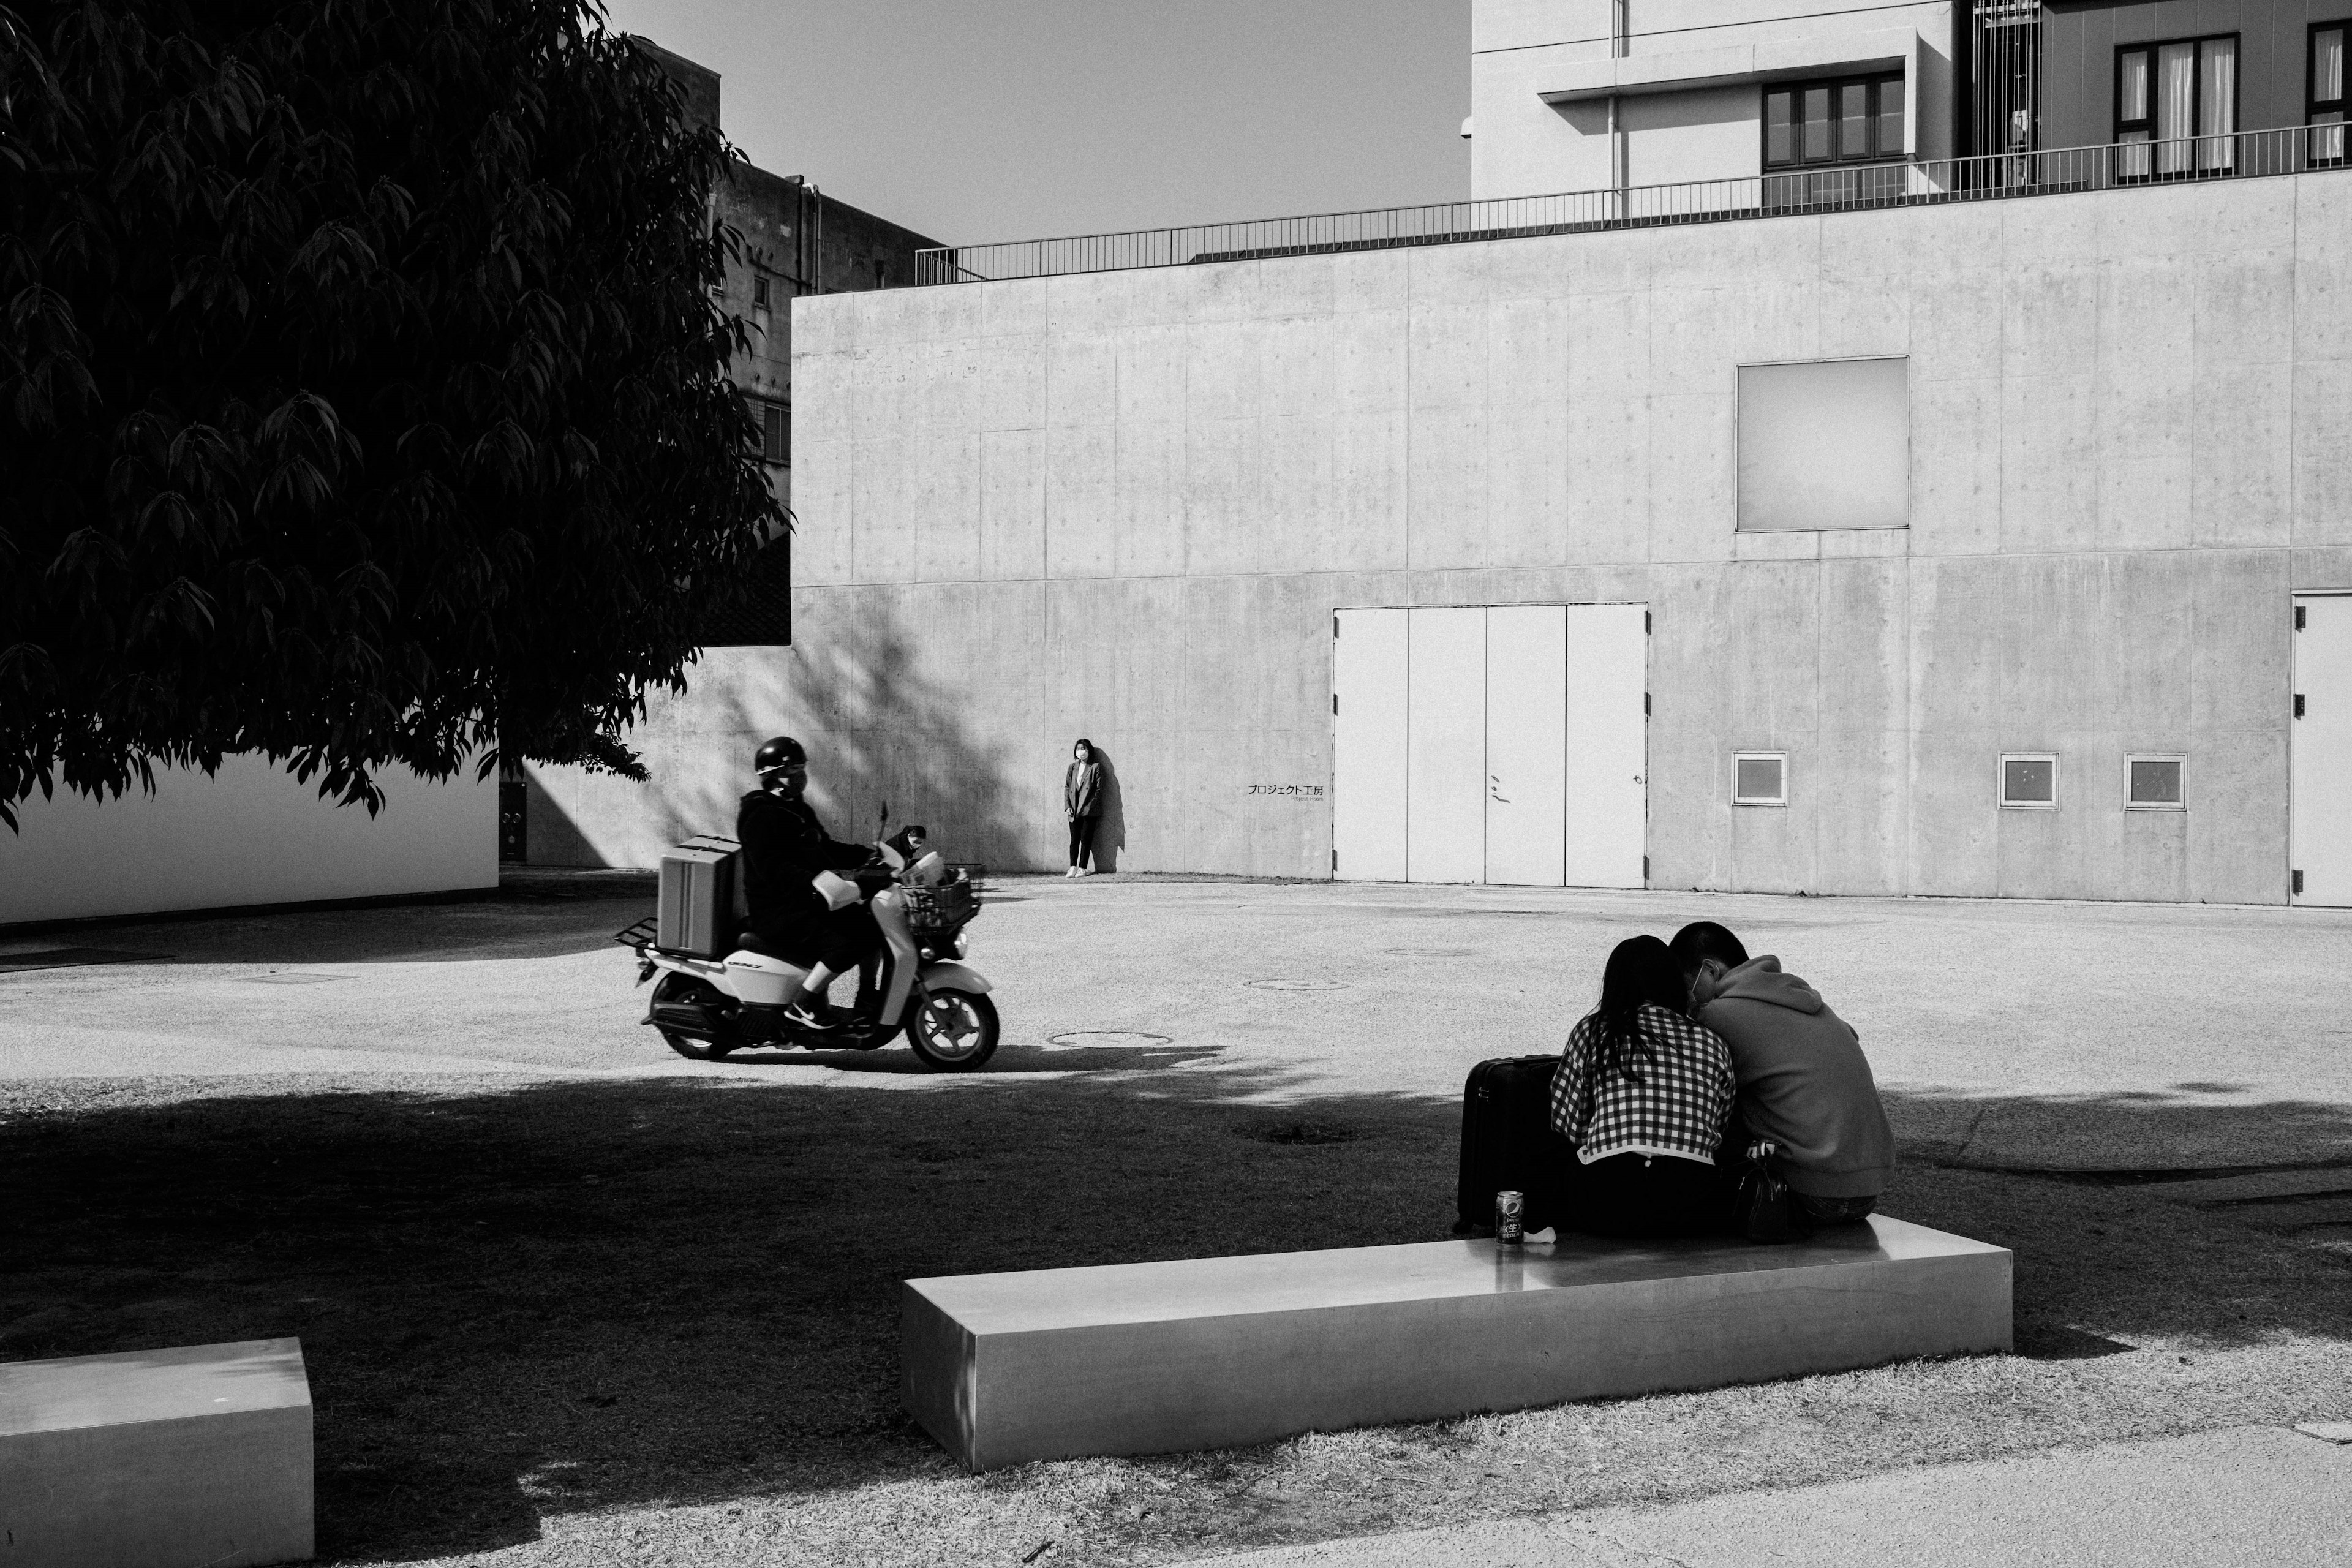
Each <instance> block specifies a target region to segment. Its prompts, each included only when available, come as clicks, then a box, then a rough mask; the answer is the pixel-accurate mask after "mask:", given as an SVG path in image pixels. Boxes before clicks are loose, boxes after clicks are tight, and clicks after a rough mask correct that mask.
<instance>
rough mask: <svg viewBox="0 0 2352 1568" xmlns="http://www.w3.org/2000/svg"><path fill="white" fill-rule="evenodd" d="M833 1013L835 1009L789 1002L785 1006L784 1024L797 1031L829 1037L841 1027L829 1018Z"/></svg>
mask: <svg viewBox="0 0 2352 1568" xmlns="http://www.w3.org/2000/svg"><path fill="white" fill-rule="evenodd" d="M832 1012H833V1009H832V1008H830V1007H824V1006H817V1007H812V1006H810V1005H808V1004H807V1003H805V1002H788V1003H786V1004H785V1005H784V1022H785V1023H787V1024H789V1025H791V1026H793V1028H795V1029H806V1030H808V1031H809V1032H811V1033H812V1034H819V1035H829V1034H831V1033H832V1032H833V1031H834V1030H835V1029H837V1028H839V1027H841V1026H840V1025H839V1024H836V1023H835V1022H834V1021H833V1019H832V1017H831V1016H829V1015H831V1013H832Z"/></svg>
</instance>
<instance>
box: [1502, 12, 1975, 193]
mask: <svg viewBox="0 0 2352 1568" xmlns="http://www.w3.org/2000/svg"><path fill="white" fill-rule="evenodd" d="M1954 16H1955V6H1954V5H1953V4H1952V3H1951V0H1919V3H1915V4H1898V5H1871V6H1865V7H1854V6H1848V5H1833V4H1832V3H1830V0H1475V4H1474V5H1473V6H1472V9H1471V56H1470V62H1471V63H1470V101H1471V118H1470V122H1469V129H1470V132H1471V144H1470V186H1471V195H1472V196H1473V198H1474V199H1486V198H1490V197H1499V196H1521V195H1536V194H1538V193H1543V192H1549V191H1582V190H1607V189H1611V188H1618V189H1623V188H1627V187H1633V186H1644V185H1664V184H1683V183H1687V182H1692V181H1702V180H1730V179H1750V178H1754V177H1755V176H1757V175H1758V174H1760V173H1762V172H1765V171H1767V170H1775V169H1786V170H1789V171H1790V172H1796V171H1800V170H1802V169H1805V168H1807V167H1810V166H1819V165H1822V164H1884V163H1900V162H1901V161H1902V160H1904V159H1906V158H1948V157H1950V156H1952V155H1953V153H1955V152H1956V151H1957V150H1958V149H1957V148H1956V147H1955V144H1954V134H1953V132H1954V126H1955V114H1954V104H1955V102H1956V93H1957V92H1958V84H1959V83H1961V82H1963V81H1964V80H1965V77H1964V76H1956V74H1955V61H1956V59H1957V58H1958V54H1957V52H1956V50H1955V48H1954V42H1953V40H1954Z"/></svg>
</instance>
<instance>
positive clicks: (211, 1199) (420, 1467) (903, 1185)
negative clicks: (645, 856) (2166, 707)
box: [0, 1051, 2352, 1562]
mask: <svg viewBox="0 0 2352 1568" xmlns="http://www.w3.org/2000/svg"><path fill="white" fill-rule="evenodd" d="M892 1054H893V1055H903V1053H892ZM1027 1055H1029V1056H1034V1058H1036V1062H1035V1064H1034V1065H1036V1066H1037V1067H1039V1068H1045V1067H1050V1066H1056V1065H1058V1066H1062V1067H1076V1066H1083V1065H1087V1063H1088V1061H1089V1059H1090V1058H1101V1059H1100V1060H1099V1061H1097V1062H1094V1063H1093V1065H1097V1066H1104V1065H1112V1064H1116V1065H1117V1066H1119V1067H1122V1068H1130V1069H1131V1068H1136V1067H1138V1066H1139V1065H1148V1062H1147V1058H1140V1057H1139V1056H1138V1055H1137V1054H1136V1053H1133V1052H1126V1053H1121V1052H1109V1051H1102V1052H1088V1051H1073V1052H1059V1053H1055V1052H1046V1051H1036V1052H1032V1053H1027ZM1055 1058H1059V1060H1058V1061H1056V1059H1055ZM839 1065H841V1066H843V1067H851V1066H887V1065H889V1064H887V1062H885V1061H884V1060H883V1058H869V1059H868V1061H866V1062H865V1063H849V1062H844V1063H842V1064H839ZM1007 1065H1008V1066H1030V1065H1032V1064H1031V1063H1030V1062H1029V1061H1027V1060H1024V1059H1015V1060H1008V1063H1007ZM1276 1081H1277V1079H1276V1077H1274V1076H1269V1075H1265V1074H1262V1073H1256V1072H1253V1071H1252V1070H1249V1069H1241V1068H1231V1069H1228V1068H1218V1067H1216V1066H1214V1065H1213V1064H1212V1063H1210V1062H1208V1061H1205V1060H1198V1061H1196V1062H1195V1065H1194V1067H1193V1068H1192V1069H1191V1070H1187V1071H1184V1072H1181V1073H1168V1074H1162V1075H1157V1076H1155V1075H1153V1074H1150V1073H1146V1072H1137V1071H1131V1070H1130V1071H1112V1072H1102V1073H1083V1072H1082V1073H1076V1074H1074V1075H1073V1076H1068V1077H1063V1078H1055V1079H1045V1078H1035V1077H1024V1078H1023V1079H1020V1080H1019V1081H1014V1080H1013V1079H1012V1078H1011V1077H1010V1076H1009V1075H995V1076H992V1075H985V1074H983V1075H978V1076H974V1077H971V1078H963V1079H942V1078H931V1079H922V1080H919V1082H918V1083H910V1084H908V1085H904V1086H900V1087H898V1088H897V1089H894V1090H893V1091H891V1092H873V1091H872V1090H871V1089H870V1088H869V1089H858V1088H856V1087H854V1086H853V1085H852V1084H851V1083H850V1082H849V1081H848V1080H847V1079H845V1076H844V1075H843V1074H842V1073H839V1072H829V1073H824V1074H812V1073H809V1072H807V1071H806V1070H805V1069H803V1071H802V1072H801V1073H797V1074H793V1075H789V1076H788V1075H783V1074H779V1075H777V1076H776V1077H775V1078H774V1079H767V1078H765V1077H764V1075H762V1076H761V1077H760V1078H757V1079H755V1078H753V1077H752V1076H751V1075H749V1074H730V1075H723V1076H722V1075H718V1074H714V1075H713V1076H712V1077H710V1078H709V1079H633V1080H630V1081H626V1082H611V1081H600V1082H593V1083H578V1082H567V1083H556V1084H537V1085H532V1086H529V1087H524V1088H520V1089H488V1088H484V1087H481V1086H479V1085H478V1084H460V1085H458V1086H457V1091H454V1092H445V1091H429V1092H428V1091H419V1092H404V1093H396V1092H373V1091H370V1092H335V1091H331V1090H330V1089H328V1088H327V1087H326V1086H324V1085H323V1084H320V1083H315V1082H314V1083H313V1084H311V1085H309V1086H307V1087H306V1086H301V1085H289V1086H288V1088H289V1092H284V1093H276V1094H271V1095H267V1096H253V1095H250V1094H248V1093H243V1092H239V1090H241V1089H243V1088H244V1087H245V1086H241V1085H239V1084H237V1083H236V1082H234V1081H233V1080H217V1081H215V1082H213V1083H209V1084H207V1083H205V1082H203V1081H196V1082H193V1083H188V1082H184V1083H182V1084H180V1085H177V1086H167V1087H166V1088H165V1089H161V1090H159V1091H158V1092H168V1093H172V1094H177V1095H193V1096H195V1098H180V1099H175V1100H168V1101H165V1102H163V1103H149V1104H123V1103H121V1100H122V1099H123V1098H124V1096H123V1095H122V1094H121V1091H120V1090H119V1089H117V1090H104V1089H103V1086H100V1089H89V1088H87V1087H85V1086H75V1085H62V1084H51V1085H40V1084H33V1085H17V1086H13V1087H11V1088H7V1089H0V1190H5V1192H6V1193H7V1194H9V1201H8V1203H7V1204H6V1205H5V1210H0V1358H5V1359H19V1358H32V1357H41V1356H51V1355H66V1354H80V1353H90V1352H105V1351H113V1350H128V1349H136V1348H143V1347H150V1346H155V1345H162V1344H187V1343H204V1342H216V1341H227V1340H238V1339H247V1338H260V1337H265V1336H270V1335H279V1334H299V1336H300V1337H301V1340H302V1343H303V1348H304V1352H305V1354H306V1356H307V1358H308V1362H309V1365H310V1374H311V1378H312V1384H313V1389H314V1393H315V1396H316V1399H317V1407H318V1426H317V1431H318V1464H319V1483H318V1484H319V1501H320V1556H321V1557H322V1558H325V1559H334V1560H341V1561H346V1562H396V1561H406V1560H412V1559H415V1558H420V1557H429V1556H434V1555H438V1554H443V1553H448V1552H459V1551H468V1550H474V1551H478V1550H486V1549H490V1548H494V1547H498V1546H501V1545H506V1544H511V1543H514V1542H521V1541H526V1540H530V1539H531V1538H533V1537H534V1536H535V1534H536V1533H537V1531H538V1529H539V1521H540V1519H541V1517H542V1516H544V1515H549V1514H557V1513H562V1512H565V1511H569V1510H584V1509H593V1508H599V1507H604V1506H608V1505H614V1504H629V1503H645V1502H648V1501H655V1500H660V1501H667V1502H679V1503H688V1504H691V1503H695V1502H709V1501H717V1500H727V1499H733V1498H749V1497H758V1496H764V1497H771V1498H772V1497H778V1496H784V1495H793V1494H798V1495H814V1494H818V1493H825V1492H831V1491H838V1490H841V1489H850V1488H856V1487H865V1486H871V1485H874V1484H876V1483H879V1482H887V1481H889V1480H894V1479H897V1480H915V1479H946V1478H948V1477H950V1475H951V1474H952V1470H951V1467H950V1463H949V1461H948V1460H947V1459H946V1458H945V1457H944V1456H943V1455H942V1454H941V1452H940V1450H939V1449H938V1448H937V1447H934V1446H933V1445H932V1443H931V1442H930V1440H929V1438H928V1437H926V1436H924V1435H923V1434H922V1433H921V1432H920V1431H919V1430H918V1429H917V1428H915V1427H914V1426H912V1425H910V1424H909V1423H908V1420H907V1419H906V1418H905V1417H904V1416H903V1415H901V1414H900V1412H899V1409H898V1393H897V1386H896V1380H897V1375H898V1367H897V1342H898V1297H899V1282H900V1281H901V1280H903V1279H908V1278H910V1277H920V1276H927V1275H936V1274H955V1273H965V1272H978V1271H990V1270H1000V1269H1016V1268H1047V1267H1057V1266H1067V1265H1076V1264H1090V1263H1109V1262H1118V1261H1125V1260H1134V1259H1144V1258H1180V1257H1191V1256H1202V1255H1210V1254H1221V1253H1234V1252H1265V1251H1279V1250H1286V1249H1292V1248H1309V1247H1345V1246H1354V1245H1365V1244H1372V1243H1381V1242H1393V1241H1404V1240H1417V1239H1428V1238H1434V1237H1439V1236H1442V1235H1443V1234H1444V1230H1445V1226H1446V1225H1447V1223H1448V1221H1449V1220H1450V1218H1451V1217H1452V1216H1451V1206H1452V1202H1451V1200H1452V1186H1453V1179H1454V1157H1455V1134H1456V1111H1455V1110H1454V1107H1453V1106H1452V1105H1450V1104H1444V1103H1437V1102H1433V1101H1431V1100H1421V1099H1411V1098H1403V1097H1382V1096H1348V1097H1333V1098H1323V1099H1300V1100H1290V1101H1286V1102H1285V1103H1284V1104H1282V1105H1281V1106H1280V1107H1278V1108H1269V1107H1266V1106H1263V1105H1259V1106H1243V1105H1235V1104H1233V1103H1231V1098H1232V1096H1233V1095H1234V1094H1235V1093H1237V1092H1241V1091H1244V1090H1246V1089H1252V1088H1263V1087H1266V1086H1267V1085H1268V1084H1269V1083H1275V1082H1276ZM866 1083H867V1084H868V1085H872V1084H873V1083H874V1080H872V1079H867V1080H866ZM2272 1110H2273V1111H2274V1112H2277V1113H2281V1114H2294V1115H2299V1116H2308V1117H2316V1116H2323V1115H2325V1116H2332V1117H2335V1118H2336V1119H2338V1120H2339V1121H2341V1120H2344V1119H2346V1118H2347V1111H2346V1110H2345V1109H2343V1108H2340V1107H2315V1106H2279V1107H2273V1108H2272ZM1898 1111H1899V1108H1898ZM2162 1111H2163V1113H2164V1114H2168V1115H2169V1114H2174V1113H2175V1110H2174V1108H2162ZM2104 1113H2105V1114H2106V1115H2109V1116H2112V1117H2116V1118H2126V1119H2127V1118H2131V1117H2135V1116H2142V1115H2147V1114H2151V1113H2153V1112H2151V1110H2149V1108H2147V1106H2145V1105H2144V1104H2142V1103H2140V1102H2137V1101H2136V1100H2132V1099H2129V1098H2124V1097H2119V1098H2117V1099H2116V1100H2115V1101H2114V1102H2113V1103H2112V1104H2111V1105H2109V1106H2107V1107H2105V1108H2104ZM2184 1114H2189V1113H2184ZM1301 1126H1306V1127H1310V1128H1312V1129H1314V1131H1315V1135H1314V1136H1312V1137H1308V1136H1304V1135H1302V1134H1301V1133H1300V1132H1299V1131H1298V1130H1299V1128H1300V1127H1301ZM1916 1152H1919V1153H1922V1154H1925V1155H1926V1156H1927V1157H1929V1158H1934V1157H1937V1154H1938V1151H1937V1150H1936V1149H1933V1148H1927V1149H1923V1150H1920V1151H1916ZM1887 1206H1888V1208H1889V1209H1890V1210H1891V1211H1892V1212H1894V1213H1895V1214H1898V1215H1902V1216H1903V1217H1906V1218H1909V1219H1914V1220H1917V1221H1919V1222H1921V1223H1924V1224H1927V1225H1931V1226H1938V1227H1942V1228H1947V1229H1951V1230H1955V1231H1958V1232H1961V1233H1964V1234H1967V1235H1970V1236H1975V1237H1982V1238H1985V1239H1988V1240H1991V1241H1995V1242H1998V1243H2000V1244H2001V1245H2003V1246H2007V1247H2012V1248H2014V1249H2015V1250H2016V1252H2017V1255H2018V1274H2017V1286H2018V1328H2019V1341H2020V1350H2021V1353H2022V1354H2024V1355H2026V1356H2029V1357H2032V1356H2040V1357H2044V1358H2050V1359H2057V1360H2068V1361H2079V1362H2080V1363H2082V1364H2083V1365H2084V1367H2085V1368H2089V1369H2095V1368H2098V1367H2101V1366H2105V1365H2108V1364H2111V1363H2113V1362H2115V1361H2123V1360H2144V1359H2145V1358H2139V1357H2127V1356H2126V1355H2124V1353H2123V1352H2128V1351H2130V1350H2131V1349H2132V1348H2133V1347H2134V1346H2136V1345H2137V1344H2138V1343H2140V1342H2142V1341H2143V1340H2145V1339H2147V1338H2148V1337H2150V1336H2155V1337H2158V1338H2161V1339H2163V1340H2165V1341H2166V1342H2168V1343H2169V1342H2195V1343H2198V1344H2202V1345H2208V1346H2212V1347H2216V1348H2223V1349H2226V1348H2228V1347H2232V1346H2245V1345H2251V1344H2255V1343H2257V1342H2266V1341H2275V1340H2277V1339H2279V1337H2280V1336H2300V1337H2303V1338H2305V1339H2312V1338H2316V1339H2323V1340H2328V1341H2335V1342H2344V1341H2346V1340H2347V1339H2352V1268H2347V1261H2352V1259H2347V1253H2346V1250H2345V1247H2344V1244H2343V1242H2342V1241H2341V1240H2338V1239H2336V1233H2337V1232H2343V1233H2346V1234H2347V1236H2352V1226H2345V1225H2342V1224H2337V1223H2336V1222H2335V1221H2333V1220H2331V1219H2329V1218H2328V1216H2327V1215H2325V1214H2322V1215H2319V1216H2318V1217H2317V1218H2314V1217H2313V1216H2312V1215H2309V1214H2305V1215H2302V1219H2301V1220H2300V1221H2298V1222H2297V1224H2299V1225H2301V1226H2302V1228H2301V1229H2297V1228H2295V1227H2294V1226H2284V1227H2273V1226H2270V1225H2268V1224H2267V1223H2266V1222H2265V1221H2264V1220H2263V1217H2262V1216H2261V1215H2253V1214H2249V1213H2246V1212H2241V1211H2230V1212H2226V1213H2225V1212H2220V1211H2214V1212H2208V1211H2204V1210H2200V1209H2197V1208H2193V1207H2187V1206H2182V1205H2178V1204H2173V1203H2157V1202H2152V1201H2142V1200H2140V1199H2137V1198H2135V1197H2134V1196H2133V1194H2131V1192H2130V1191H2129V1189H2128V1187H2126V1186H2121V1185H2098V1184H2085V1183H2083V1182H2080V1181H2071V1182H2070V1181H2062V1180H2055V1179H2050V1178H2045V1177H2034V1176H2020V1175H2013V1174H2008V1173H2000V1172H1996V1171H1985V1170H1966V1169H1951V1168H1948V1167H1942V1166H1937V1165H1934V1164H1927V1163H1919V1164H1913V1165H1910V1166H1908V1167H1907V1168H1906V1170H1905V1171H1904V1172H1903V1173H1902V1174H1901V1178H1900V1184H1899V1187H1898V1189H1897V1191H1896V1192H1895V1194H1893V1195H1892V1197H1891V1199H1890V1201H1889V1203H1888V1205H1887ZM2306 1206H2308V1205H2306ZM2345 1217H2352V1215H2347V1216H2345ZM2331 1225H2332V1226H2334V1228H2333V1230H2331V1229H2330V1228H2329V1226H2331ZM2083 1375H2088V1373H2084V1374H2083ZM2086 1397H2087V1396H2086ZM1433 1440H1435V1439H1433ZM2051 1440H2053V1441H2058V1440H2063V1439H2061V1438H2053V1439H2051ZM1186 1468H1187V1473H1190V1471H1191V1467H1190V1466H1189V1465H1188V1466H1187V1467H1186ZM1218 1473H1223V1472H1222V1471H1218V1470H1216V1469H1215V1468H1211V1469H1210V1470H1207V1471H1203V1472H1202V1474H1203V1476H1206V1477H1213V1475H1214V1474H1218ZM1496 1484H1497V1485H1498V1486H1499V1485H1500V1483H1499V1482H1498V1483H1496ZM1252 1506H1253V1507H1258V1506H1260V1505H1259V1504H1258V1503H1253V1504H1252ZM1265 1506H1266V1507H1272V1506H1273V1505H1271V1504H1267V1505H1265ZM1384 1506H1385V1505H1384ZM1277 1522H1278V1521H1277ZM1268 1529H1269V1530H1270V1531H1272V1532H1273V1534H1274V1535H1276V1536H1278V1535H1279V1534H1280V1533H1281V1531H1279V1530H1277V1529H1275V1528H1274V1527H1273V1526H1271V1525H1269V1526H1268Z"/></svg>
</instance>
